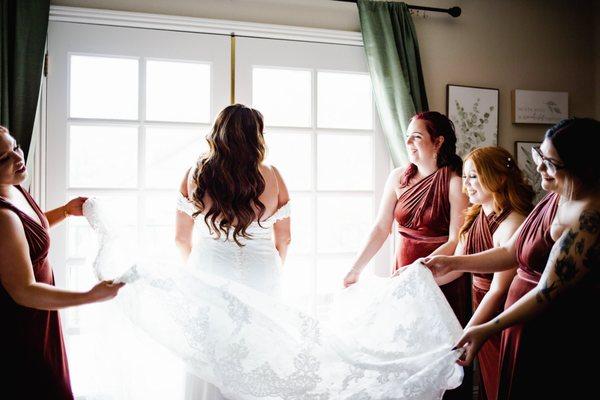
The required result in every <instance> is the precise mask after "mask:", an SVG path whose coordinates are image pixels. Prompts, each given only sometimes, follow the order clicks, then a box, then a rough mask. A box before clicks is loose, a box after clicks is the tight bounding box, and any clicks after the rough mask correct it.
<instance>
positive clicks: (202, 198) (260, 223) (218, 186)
mask: <svg viewBox="0 0 600 400" xmlns="http://www.w3.org/2000/svg"><path fill="white" fill-rule="evenodd" d="M262 129H263V126H262V116H261V115H260V113H258V112H257V111H255V110H253V109H250V108H248V107H245V106H243V105H239V104H235V105H232V106H229V107H227V108H225V109H224V110H223V111H222V112H221V113H220V114H219V116H218V117H217V119H216V121H215V124H214V127H213V129H212V131H211V133H210V135H209V136H208V137H207V140H208V143H209V146H210V149H209V151H208V152H207V153H206V154H204V155H202V156H201V157H200V159H199V160H198V163H197V165H196V167H195V168H192V169H191V170H190V172H188V175H187V178H186V180H185V181H184V182H182V194H183V195H184V196H185V197H186V199H187V200H188V201H189V202H190V204H188V205H189V206H190V208H191V212H189V213H190V214H191V215H192V216H193V217H194V218H195V222H194V228H193V229H194V237H195V240H194V243H193V247H192V253H191V254H190V259H189V263H191V264H192V267H193V268H192V269H196V268H197V269H199V270H202V271H205V272H210V273H214V274H218V275H225V276H226V277H228V278H229V279H233V280H236V281H239V282H240V283H244V284H246V285H248V286H251V287H254V288H255V289H257V290H260V291H262V292H267V293H275V292H277V289H278V286H279V274H280V266H281V259H280V254H279V253H278V249H277V248H276V244H274V243H273V241H272V240H271V239H272V232H273V231H274V229H271V228H273V226H274V225H275V223H276V222H277V221H279V220H280V219H283V218H287V217H288V216H289V206H288V205H287V201H288V194H287V190H286V188H285V184H284V182H283V180H282V178H281V176H280V174H279V172H278V171H277V169H276V168H275V167H273V166H269V165H265V164H263V160H264V157H265V152H266V149H265V143H264V138H263V135H262ZM183 207H185V205H184V206H183ZM286 224H287V229H286V230H287V231H288V233H287V235H288V237H289V222H287V223H286ZM275 231H277V229H275ZM275 239H276V240H275V242H277V232H275ZM288 241H289V239H288ZM286 246H287V245H286Z"/></svg>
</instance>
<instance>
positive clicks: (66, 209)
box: [44, 197, 87, 227]
mask: <svg viewBox="0 0 600 400" xmlns="http://www.w3.org/2000/svg"><path fill="white" fill-rule="evenodd" d="M86 200H87V197H77V198H75V199H73V200H71V201H69V202H68V203H67V204H65V205H64V206H60V207H58V208H55V209H54V210H50V211H46V212H45V213H44V215H46V219H47V220H48V225H50V227H53V226H54V225H56V224H58V223H60V222H62V221H64V220H65V219H66V218H67V217H69V216H77V217H80V216H82V215H83V203H85V201H86Z"/></svg>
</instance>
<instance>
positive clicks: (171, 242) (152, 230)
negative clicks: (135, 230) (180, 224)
mask: <svg viewBox="0 0 600 400" xmlns="http://www.w3.org/2000/svg"><path fill="white" fill-rule="evenodd" d="M176 200H177V197H176V192H175V191H173V193H169V194H161V195H151V196H148V197H146V199H145V206H144V212H145V217H144V219H145V225H144V228H143V238H142V243H141V248H142V252H143V254H145V255H146V256H147V257H149V258H150V259H155V260H156V259H160V260H171V261H175V262H176V261H178V260H179V259H180V256H179V254H178V252H177V248H176V247H175V225H174V223H175V210H176V207H177V204H176Z"/></svg>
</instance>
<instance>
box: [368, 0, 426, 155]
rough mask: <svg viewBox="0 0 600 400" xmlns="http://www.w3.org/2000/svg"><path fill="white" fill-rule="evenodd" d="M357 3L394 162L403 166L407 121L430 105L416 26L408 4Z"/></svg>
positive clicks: (373, 80) (379, 108) (387, 140)
mask: <svg viewBox="0 0 600 400" xmlns="http://www.w3.org/2000/svg"><path fill="white" fill-rule="evenodd" d="M357 5H358V11H359V16H360V26H361V31H362V37H363V42H364V47H365V53H366V55H367V63H368V65H369V72H370V75H371V82H372V84H373V93H374V96H375V103H376V104H377V110H378V111H379V119H380V121H381V126H382V128H383V132H384V135H385V138H386V142H387V144H388V148H389V150H390V155H391V157H392V161H393V163H394V165H395V166H400V165H404V164H406V163H407V162H408V157H407V153H406V146H405V144H404V132H406V128H407V127H408V122H409V120H410V118H411V117H412V116H413V115H414V114H415V113H417V112H421V111H427V110H428V108H429V106H428V104H427V95H426V94H425V82H424V80H423V72H422V70H421V58H420V56H419V45H418V43H417V34H416V32H415V26H414V24H413V21H412V18H411V16H410V12H409V10H408V7H407V6H406V4H405V3H400V2H383V1H371V0H358V1H357Z"/></svg>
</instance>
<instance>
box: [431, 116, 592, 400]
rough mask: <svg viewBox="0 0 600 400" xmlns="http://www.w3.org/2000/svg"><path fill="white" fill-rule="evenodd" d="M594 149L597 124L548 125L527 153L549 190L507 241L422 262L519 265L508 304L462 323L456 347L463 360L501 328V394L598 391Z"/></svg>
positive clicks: (442, 267) (437, 268)
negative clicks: (480, 320)
mask: <svg viewBox="0 0 600 400" xmlns="http://www.w3.org/2000/svg"><path fill="white" fill-rule="evenodd" d="M599 146H600V123H599V122H598V121H595V120H592V119H586V118H583V119H578V118H573V119H569V120H564V121H561V122H560V123H559V124H557V125H555V126H554V127H552V128H551V129H549V130H548V132H546V137H545V139H544V142H543V143H542V146H541V147H540V148H534V149H533V154H532V155H533V158H534V161H535V162H536V164H537V165H538V171H539V172H540V174H541V176H542V186H543V187H544V189H546V190H548V191H550V192H551V193H550V194H549V195H548V196H546V197H545V198H544V199H543V200H542V201H541V202H540V204H538V205H537V206H536V208H535V209H534V210H533V212H532V213H531V215H530V216H529V217H528V218H527V220H526V221H525V222H524V223H523V225H522V226H521V228H520V229H519V231H517V233H516V234H515V235H514V236H513V239H512V240H511V242H510V243H509V244H508V245H506V246H504V247H503V248H500V249H493V250H488V251H486V252H483V253H480V254H477V255H473V256H466V257H455V258H453V259H448V258H441V257H437V258H434V259H431V260H429V261H428V265H430V266H431V267H432V268H433V270H434V273H436V272H438V273H439V272H441V271H448V270H468V271H473V270H478V271H480V272H482V271H488V272H489V271H494V270H500V269H502V268H503V266H504V265H507V264H509V263H510V262H514V261H517V262H518V264H519V268H518V271H517V276H516V277H515V279H514V281H513V283H512V284H511V287H510V290H509V294H508V298H507V301H506V305H505V311H504V312H503V313H502V314H500V315H499V316H498V317H496V318H494V319H493V320H492V321H490V322H487V323H485V324H481V325H478V326H472V327H470V328H468V329H467V330H466V331H465V333H464V335H463V337H462V338H461V339H460V341H459V342H458V344H457V346H459V347H463V346H464V347H465V349H466V354H465V359H464V361H462V362H461V363H462V364H468V363H470V362H471V361H472V359H473V357H474V356H475V355H476V354H477V352H478V350H479V349H480V348H481V346H482V344H483V343H485V342H486V340H487V339H488V338H489V337H491V336H493V335H495V334H497V333H498V332H501V331H502V344H501V367H500V383H499V390H498V399H526V398H540V399H550V398H573V399H580V398H581V399H584V398H592V397H594V393H595V392H597V384H596V375H597V374H596V372H595V371H597V369H596V368H594V367H593V364H595V363H596V362H597V360H598V359H599V356H600V354H599V353H600V350H599V346H598V345H597V341H598V337H597V328H596V327H595V325H597V323H596V321H595V319H596V317H595V316H597V315H598V312H599V311H600V310H599V304H600V289H599V279H598V266H599V265H600V244H599V243H600V187H599V186H600V184H599V182H600V161H599V158H598V157H597V154H596V153H597V149H598V147H599ZM559 202H560V204H559ZM555 241H556V243H555ZM476 265H479V268H478V267H477V266H476ZM590 363H592V365H590Z"/></svg>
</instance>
